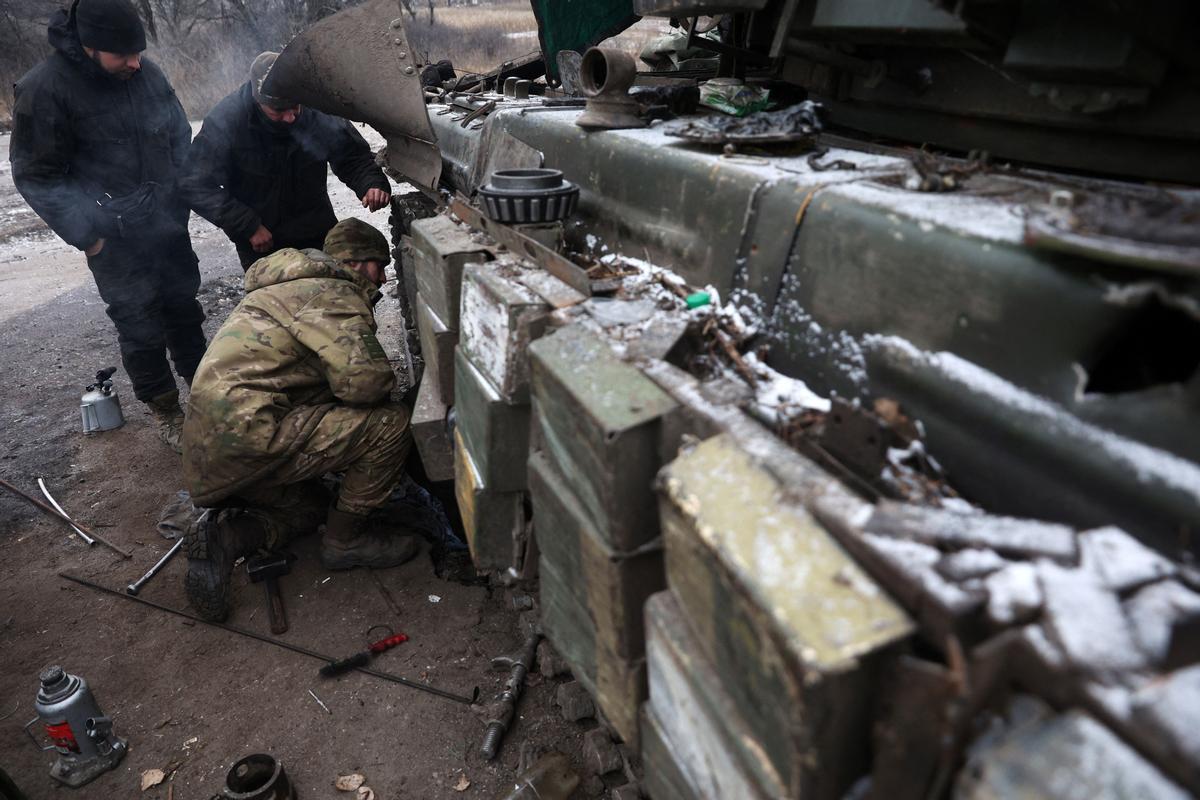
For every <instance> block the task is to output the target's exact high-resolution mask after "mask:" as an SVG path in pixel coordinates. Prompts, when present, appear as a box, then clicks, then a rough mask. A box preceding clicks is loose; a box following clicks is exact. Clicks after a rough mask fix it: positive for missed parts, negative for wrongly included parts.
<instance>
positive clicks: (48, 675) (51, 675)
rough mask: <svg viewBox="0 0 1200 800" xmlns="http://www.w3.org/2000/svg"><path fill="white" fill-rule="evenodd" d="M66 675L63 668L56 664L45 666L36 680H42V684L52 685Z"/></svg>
mask: <svg viewBox="0 0 1200 800" xmlns="http://www.w3.org/2000/svg"><path fill="white" fill-rule="evenodd" d="M65 675H66V673H65V672H63V668H62V667H60V666H58V665H57V664H55V665H53V666H49V667H46V668H45V669H44V670H42V674H41V675H39V676H38V680H40V681H41V682H42V686H53V685H54V684H56V683H58V682H59V681H61V680H62V679H63V677H64V676H65Z"/></svg>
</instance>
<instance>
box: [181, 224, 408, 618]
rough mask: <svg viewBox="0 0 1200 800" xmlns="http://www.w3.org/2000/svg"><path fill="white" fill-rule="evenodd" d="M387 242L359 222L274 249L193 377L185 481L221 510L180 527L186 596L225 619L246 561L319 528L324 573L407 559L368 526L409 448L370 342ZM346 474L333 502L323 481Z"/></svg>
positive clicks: (201, 501) (388, 537) (404, 543)
mask: <svg viewBox="0 0 1200 800" xmlns="http://www.w3.org/2000/svg"><path fill="white" fill-rule="evenodd" d="M390 260H391V257H390V255H389V253H388V244H387V240H386V239H385V238H384V236H383V234H381V233H380V232H379V231H377V230H376V229H374V228H372V227H371V226H370V225H368V224H366V223H365V222H362V221H360V220H357V219H347V220H343V221H341V222H339V223H338V224H337V225H335V226H334V228H333V229H332V230H331V231H330V232H329V235H328V236H327V237H326V239H325V245H324V252H322V251H320V250H294V249H285V250H280V251H278V252H276V253H274V254H272V255H270V256H268V257H266V258H263V259H260V260H259V261H257V262H255V263H254V265H253V266H251V267H250V269H249V271H247V273H246V281H245V285H246V297H245V299H244V300H242V302H241V303H240V304H238V306H237V308H235V309H234V311H233V313H232V314H230V315H229V319H228V320H226V322H225V324H224V325H223V326H222V327H221V329H220V330H219V331H218V332H217V334H216V336H215V337H214V338H213V341H212V344H211V346H210V347H209V348H208V352H207V353H205V355H204V358H203V360H202V361H201V362H200V368H199V369H198V370H197V371H196V377H195V380H194V382H193V383H192V393H191V398H190V400H189V402H188V414H187V421H186V423H185V424H184V430H183V470H184V480H185V482H186V484H187V486H188V489H189V490H190V491H191V494H192V499H193V501H194V502H195V503H196V505H197V506H202V507H209V508H214V507H216V508H214V510H213V511H210V512H209V513H208V515H207V516H206V517H205V518H204V519H203V521H202V522H200V523H199V524H197V525H195V526H193V528H192V529H191V530H189V531H188V533H187V534H186V537H185V538H186V545H185V547H186V551H187V555H188V572H187V577H186V579H185V588H186V590H187V596H188V600H189V602H191V604H192V606H193V607H194V608H195V610H196V611H197V612H198V613H199V614H200V615H201V616H203V617H205V618H206V619H211V620H222V619H224V618H225V617H226V616H227V615H228V613H229V607H230V574H231V573H232V570H233V563H234V561H236V560H237V559H238V558H239V557H241V556H245V555H249V554H251V553H253V552H255V551H256V550H258V549H259V548H263V547H265V548H268V549H276V548H278V547H280V546H281V545H283V544H284V543H286V542H287V541H288V540H289V539H292V538H294V537H296V536H298V535H301V534H305V533H308V532H311V531H313V530H316V528H317V526H318V525H319V523H320V522H321V520H322V519H324V520H325V530H324V534H323V535H322V538H321V561H322V562H323V563H324V565H325V566H326V567H327V568H328V569H348V568H351V567H358V566H364V567H390V566H395V565H397V564H401V563H403V562H405V561H407V560H408V559H410V558H412V557H413V556H414V555H415V554H416V552H417V543H416V541H415V540H414V539H413V538H412V537H409V536H400V535H397V534H395V533H386V532H381V531H371V530H368V529H367V525H366V523H367V519H368V517H367V515H368V514H370V513H371V512H372V511H373V510H374V509H377V508H380V507H381V506H383V504H384V503H385V501H386V500H387V498H388V496H389V494H390V492H391V490H392V488H393V486H394V485H395V483H396V482H397V480H398V479H399V478H400V476H401V473H402V471H403V467H404V461H405V457H406V455H407V454H408V451H409V448H410V447H411V441H412V440H411V436H410V433H409V411H408V409H407V408H405V407H404V406H403V405H400V404H395V403H390V402H388V397H389V392H390V390H391V389H392V384H393V382H394V381H395V376H394V374H393V373H392V368H391V366H390V365H389V363H388V359H387V355H386V354H385V353H384V351H383V348H382V347H381V346H380V344H379V341H378V340H377V339H376V338H375V329H376V326H375V318H374V315H373V313H372V307H373V306H374V305H375V302H376V301H377V300H378V299H379V296H380V295H379V291H378V289H379V287H380V286H382V285H383V282H384V280H385V277H384V266H385V265H386V264H387V263H388V261H390ZM328 472H342V473H343V478H342V482H341V488H340V490H339V492H338V495H337V499H336V502H334V503H333V504H332V505H330V504H329V500H328V496H327V493H326V491H325V490H324V488H323V485H322V483H321V480H320V479H321V476H322V475H324V474H325V473H328Z"/></svg>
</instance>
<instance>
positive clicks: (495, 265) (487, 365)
mask: <svg viewBox="0 0 1200 800" xmlns="http://www.w3.org/2000/svg"><path fill="white" fill-rule="evenodd" d="M527 271H529V270H526V269H525V268H523V267H520V266H517V265H516V264H515V263H513V262H511V261H507V262H505V261H493V262H489V263H487V264H471V265H468V266H467V267H466V268H465V269H464V270H463V285H462V307H461V310H460V317H459V327H460V328H461V331H462V343H461V347H462V349H463V350H464V351H465V352H466V353H467V355H468V356H470V358H471V361H472V362H473V363H474V364H476V365H477V366H478V367H479V371H480V372H482V373H483V375H484V376H485V377H486V378H488V380H490V381H491V383H492V385H493V386H495V387H496V388H497V389H498V390H499V391H500V396H501V397H502V398H504V401H505V402H507V403H513V404H517V405H520V404H524V403H528V402H529V343H530V342H532V341H533V340H534V339H537V338H538V337H540V336H541V335H542V332H543V331H544V330H545V326H546V316H547V314H549V312H550V307H549V306H548V305H547V304H546V302H545V301H544V300H542V299H541V298H540V297H538V296H537V295H536V294H534V293H533V292H532V291H530V290H529V289H527V288H525V287H524V286H523V285H521V283H519V282H518V278H520V276H521V274H522V273H524V272H527Z"/></svg>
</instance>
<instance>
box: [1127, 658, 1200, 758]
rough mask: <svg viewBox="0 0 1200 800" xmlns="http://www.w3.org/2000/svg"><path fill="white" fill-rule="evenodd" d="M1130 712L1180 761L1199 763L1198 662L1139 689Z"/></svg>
mask: <svg viewBox="0 0 1200 800" xmlns="http://www.w3.org/2000/svg"><path fill="white" fill-rule="evenodd" d="M1133 715H1134V718H1135V719H1137V720H1139V721H1140V722H1142V723H1143V724H1144V725H1146V726H1147V727H1149V728H1151V729H1152V731H1151V735H1155V734H1157V736H1156V737H1155V738H1157V739H1158V740H1159V741H1160V742H1163V741H1164V740H1165V742H1166V743H1168V748H1169V749H1170V750H1171V751H1173V752H1174V753H1176V754H1177V757H1178V758H1179V760H1180V761H1182V762H1184V763H1186V764H1189V765H1193V766H1194V765H1195V764H1198V763H1200V665H1195V666H1191V667H1188V668H1186V669H1180V670H1176V671H1175V672H1173V673H1171V674H1170V675H1168V676H1167V677H1166V678H1165V679H1164V680H1162V681H1156V682H1153V683H1151V684H1149V685H1148V686H1146V688H1144V689H1142V690H1141V691H1139V692H1138V693H1137V694H1136V695H1134V699H1133Z"/></svg>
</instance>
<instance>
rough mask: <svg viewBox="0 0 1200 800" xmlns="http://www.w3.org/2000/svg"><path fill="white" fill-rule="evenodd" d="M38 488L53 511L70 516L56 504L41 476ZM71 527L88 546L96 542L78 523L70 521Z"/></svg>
mask: <svg viewBox="0 0 1200 800" xmlns="http://www.w3.org/2000/svg"><path fill="white" fill-rule="evenodd" d="M38 488H39V489H41V490H42V496H43V497H45V498H46V502H48V503H49V504H50V505H52V506H54V510H55V511H57V512H58V513H60V514H62V515H63V516H64V517H69V516H71V515H70V514H68V513H67V512H66V511H64V510H63V507H62V506H60V505H59V504H58V501H57V500H55V499H54V496H53V495H51V494H50V490H49V489H47V488H46V482H45V481H44V480H42V479H41V478H38ZM71 527H72V528H74V529H75V532H76V533H78V534H79V538H80V539H83V540H84V541H85V542H87V543H88V545H89V546H90V545H93V544H95V543H96V540H95V539H93V538H92V537H90V536H88V535H87V534H86V533H84V532H83V529H82V528H80V527H79V526H78V525H76V524H75V523H74V522H72V523H71Z"/></svg>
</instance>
